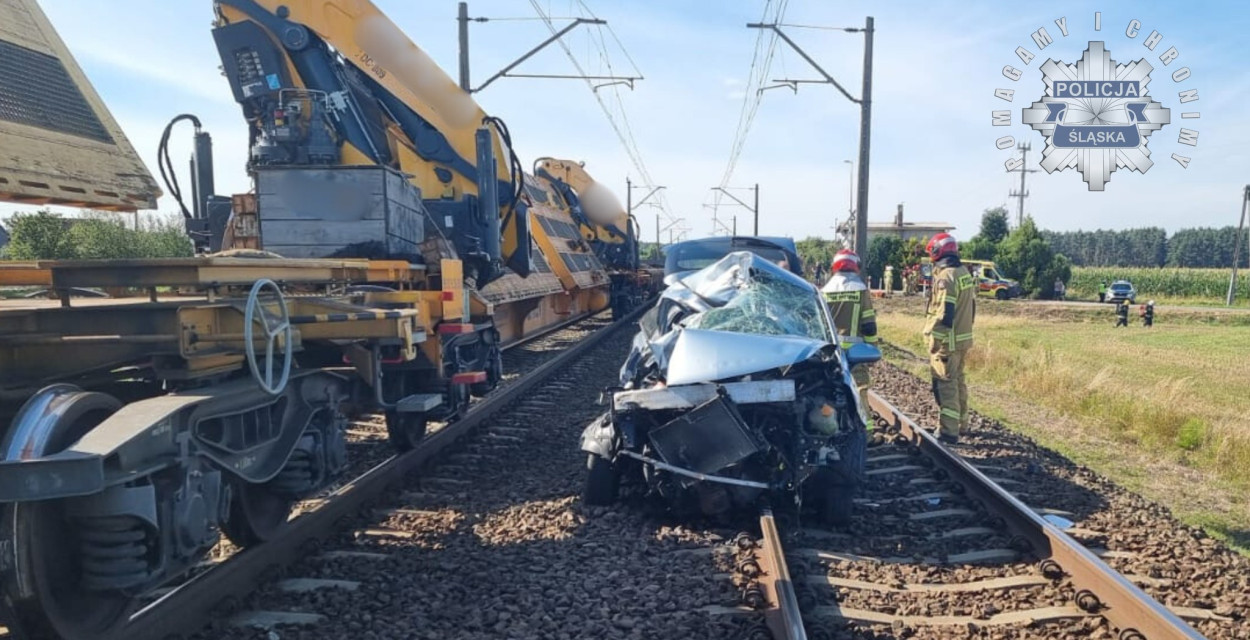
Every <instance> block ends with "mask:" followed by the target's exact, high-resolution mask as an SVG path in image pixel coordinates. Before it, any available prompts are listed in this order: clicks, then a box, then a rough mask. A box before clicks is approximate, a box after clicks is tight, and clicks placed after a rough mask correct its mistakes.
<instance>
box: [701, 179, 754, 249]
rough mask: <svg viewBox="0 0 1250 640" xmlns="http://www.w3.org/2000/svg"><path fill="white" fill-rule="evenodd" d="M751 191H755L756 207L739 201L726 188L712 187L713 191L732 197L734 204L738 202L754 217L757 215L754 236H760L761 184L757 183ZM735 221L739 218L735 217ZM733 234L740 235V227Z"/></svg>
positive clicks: (735, 227) (735, 228)
mask: <svg viewBox="0 0 1250 640" xmlns="http://www.w3.org/2000/svg"><path fill="white" fill-rule="evenodd" d="M730 188H732V187H730ZM751 189H752V190H753V191H755V206H751V205H748V204H747V203H745V202H743V201H742V200H739V199H738V196H735V195H734V194H732V193H729V191H728V190H727V189H726V188H724V187H712V191H719V192H721V193H723V194H725V195H727V196H729V197H730V199H732V200H733V201H734V202H736V203H738V204H739V205H741V206H742V208H744V209H746V210H747V211H750V212H751V213H752V214H754V215H755V231H754V234H755V235H757V236H758V235H759V234H760V185H759V183H758V182H757V183H755V186H754V187H751ZM734 220H737V217H735V218H734ZM713 224H715V214H713ZM733 234H734V235H735V236H736V235H738V227H737V226H736V225H735V226H734V230H733Z"/></svg>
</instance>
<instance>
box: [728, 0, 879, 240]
mask: <svg viewBox="0 0 1250 640" xmlns="http://www.w3.org/2000/svg"><path fill="white" fill-rule="evenodd" d="M873 25H874V21H873V18H872V16H868V17H867V18H866V19H865V20H864V27H863V28H862V29H860V28H855V27H844V28H842V31H845V32H847V33H863V34H864V72H863V73H864V78H863V85H862V87H861V93H860V97H859V98H856V97H855V96H852V95H851V94H850V92H848V91H847V90H846V89H845V88H844V87H843V86H842V85H841V84H839V83H838V81H837V80H834V79H833V76H831V75H829V74H828V73H827V72H826V71H825V70H824V69H823V68H821V66H820V65H818V64H816V61H815V60H812V58H811V56H809V55H807V52H805V51H803V49H801V48H800V47H799V45H797V44H795V43H794V41H793V40H791V39H790V37H789V36H787V35H786V34H785V33H784V32H783V31H782V30H781V28H780V26H779V25H777V24H763V23H758V22H753V23H748V24H747V27H748V28H751V29H772V30H773V32H774V33H776V34H777V36H778V37H780V38H781V39H782V40H783V41H785V43H786V44H787V45H789V46H790V48H791V49H794V51H795V52H796V53H798V54H799V55H800V56H801V57H802V58H803V59H804V60H806V61H807V63H808V64H809V65H811V66H812V68H813V69H815V70H816V71H817V72H818V73H819V74H820V75H821V76H822V79H820V80H796V79H789V78H783V79H779V80H778V79H774V80H773V82H779V83H781V84H783V85H788V86H790V87H791V88H792V89H794V90H795V91H796V92H797V91H798V86H799V84H809V83H816V84H831V85H833V86H834V88H836V89H837V90H838V91H839V92H841V93H842V95H843V96H846V99H847V100H850V101H851V102H853V103H855V104H858V105H859V188H858V194H857V195H858V205H857V208H856V210H855V235H854V246H853V248H854V250H855V251H856V252H857V253H859V254H860V255H861V256H862V255H864V254H865V253H866V252H867V250H868V164H869V163H868V160H869V150H870V147H871V143H872V55H873V54H872V39H873V34H874V33H875V32H876V29H875V28H874V26H873Z"/></svg>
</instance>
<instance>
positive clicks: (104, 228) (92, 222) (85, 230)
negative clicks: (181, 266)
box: [0, 209, 194, 260]
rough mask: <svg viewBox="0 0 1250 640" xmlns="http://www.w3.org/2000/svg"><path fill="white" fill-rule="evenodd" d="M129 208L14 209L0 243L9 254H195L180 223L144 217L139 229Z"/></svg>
mask: <svg viewBox="0 0 1250 640" xmlns="http://www.w3.org/2000/svg"><path fill="white" fill-rule="evenodd" d="M130 219H131V218H130V216H129V215H128V214H126V215H123V214H116V213H107V212H102V211H84V212H83V213H82V216H81V217H78V218H63V217H61V216H58V215H56V214H54V213H51V212H49V211H47V210H43V209H41V210H39V211H35V212H33V213H17V214H14V215H13V217H11V218H9V220H8V222H7V223H6V224H5V226H6V227H7V228H8V231H9V243H8V244H7V245H5V246H4V248H3V249H0V259H8V260H109V259H111V260H122V259H127V258H181V257H189V256H191V255H194V252H193V250H192V246H191V240H190V239H189V238H188V237H187V235H186V233H185V232H184V231H183V228H182V223H181V222H180V221H179V220H177V219H173V218H162V217H148V218H147V219H146V220H144V223H143V224H141V225H140V228H139V229H134V228H132V227H130V226H127V224H126V222H127V221H129V220H130Z"/></svg>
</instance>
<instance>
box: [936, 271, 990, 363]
mask: <svg viewBox="0 0 1250 640" xmlns="http://www.w3.org/2000/svg"><path fill="white" fill-rule="evenodd" d="M976 313H977V288H976V283H975V282H974V280H973V278H972V274H970V273H968V269H967V268H965V267H964V266H963V265H962V264H960V263H959V262H958V261H957V260H943V261H940V262H939V263H938V264H936V265H934V269H933V288H932V290H931V291H930V297H929V305H928V309H927V314H928V318H927V320H926V322H925V335H926V336H928V337H929V339H930V340H932V341H934V342H936V343H937V344H936V345H932V344H931V348H932V346H937V347H938V348H937V349H936V351H956V350H959V351H965V350H967V349H970V348H971V347H972V324H973V321H974V320H975V318H976Z"/></svg>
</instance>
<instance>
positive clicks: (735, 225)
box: [733, 215, 738, 236]
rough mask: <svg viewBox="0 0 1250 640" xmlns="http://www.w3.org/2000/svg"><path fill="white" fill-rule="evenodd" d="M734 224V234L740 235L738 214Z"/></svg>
mask: <svg viewBox="0 0 1250 640" xmlns="http://www.w3.org/2000/svg"><path fill="white" fill-rule="evenodd" d="M733 224H734V227H733V234H734V235H735V236H737V235H738V216H736V215H735V216H734V223H733Z"/></svg>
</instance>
